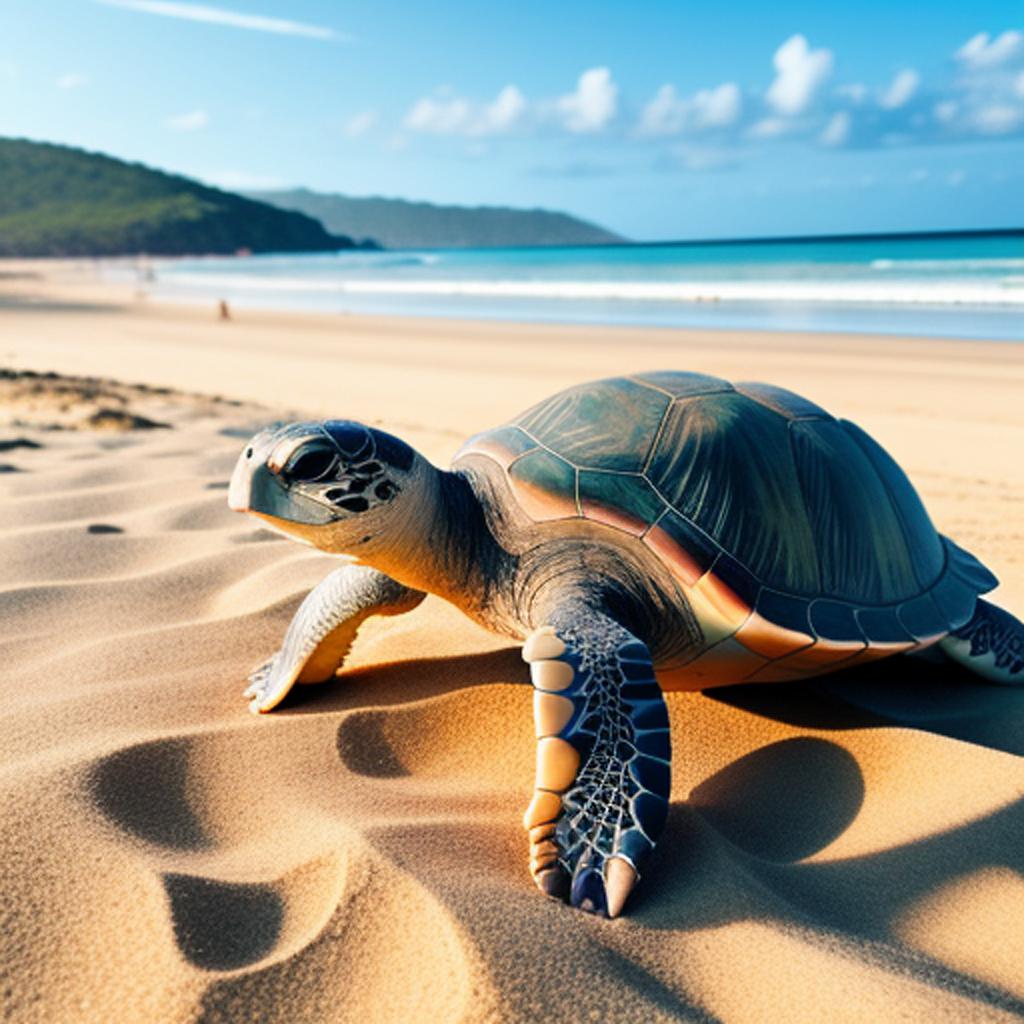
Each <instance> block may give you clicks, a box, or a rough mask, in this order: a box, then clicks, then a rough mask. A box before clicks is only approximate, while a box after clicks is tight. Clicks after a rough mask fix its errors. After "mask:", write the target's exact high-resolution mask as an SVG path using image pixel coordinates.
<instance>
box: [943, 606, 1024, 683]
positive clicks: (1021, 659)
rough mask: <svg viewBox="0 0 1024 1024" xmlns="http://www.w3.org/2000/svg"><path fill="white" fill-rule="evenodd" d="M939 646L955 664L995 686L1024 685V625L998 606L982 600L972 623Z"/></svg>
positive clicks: (975, 611) (952, 634) (976, 608)
mask: <svg viewBox="0 0 1024 1024" xmlns="http://www.w3.org/2000/svg"><path fill="white" fill-rule="evenodd" d="M939 646H940V647H941V648H942V650H943V651H944V652H945V653H946V654H947V655H949V657H950V658H952V659H953V660H954V661H957V662H959V663H960V664H961V665H963V666H964V667H965V668H969V669H970V670H971V671H972V672H974V673H975V674H976V675H979V676H981V677H982V678H983V679H987V680H988V681H989V682H991V683H1000V684H1002V685H1003V686H1020V685H1022V684H1024V623H1022V622H1021V621H1020V620H1019V619H1016V618H1014V617H1013V616H1012V615H1011V614H1010V613H1009V612H1007V611H1004V610H1003V609H1002V608H1000V607H998V606H997V605H994V604H989V602H988V601H982V600H980V599H979V600H978V603H977V606H976V607H975V610H974V616H973V618H972V619H971V621H970V622H968V623H967V625H966V626H961V627H960V629H957V630H954V631H953V632H952V633H950V634H949V636H947V637H946V638H945V639H944V640H941V641H940V642H939Z"/></svg>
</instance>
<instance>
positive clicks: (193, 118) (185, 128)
mask: <svg viewBox="0 0 1024 1024" xmlns="http://www.w3.org/2000/svg"><path fill="white" fill-rule="evenodd" d="M165 123H166V125H167V127H168V128H173V129H174V130H175V131H176V132H195V131H198V130H199V129H200V128H205V127H206V126H207V125H208V124H209V123H210V115H209V114H207V113H206V111H205V110H190V111H189V112H188V113H187V114H176V115H175V116H174V117H169V118H167V121H166V122H165Z"/></svg>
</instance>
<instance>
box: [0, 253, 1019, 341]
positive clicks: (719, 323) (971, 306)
mask: <svg viewBox="0 0 1024 1024" xmlns="http://www.w3.org/2000/svg"><path fill="white" fill-rule="evenodd" d="M341 256H342V257H343V256H344V254H341ZM449 256H450V254H448V253H446V251H438V252H437V253H436V254H435V255H433V256H432V255H431V254H430V253H422V252H420V253H418V252H414V251H408V252H405V253H403V252H397V253H384V254H382V259H383V261H384V262H382V263H381V264H380V265H377V264H365V263H357V264H350V263H347V262H345V260H344V259H343V258H342V259H341V260H340V261H339V262H337V263H336V265H335V263H334V262H333V261H329V262H328V263H324V262H323V261H322V259H320V258H319V257H314V258H312V261H311V262H310V263H309V264H308V266H307V265H306V264H304V263H302V262H301V260H300V261H298V262H297V263H296V266H295V267H294V270H293V271H291V272H289V273H285V274H282V273H279V272H276V271H274V269H273V268H274V266H275V265H276V264H277V263H278V262H279V261H280V260H281V259H285V260H286V261H287V260H289V259H292V257H276V256H270V255H268V256H266V257H263V256H257V257H252V258H251V260H250V259H237V260H236V259H232V258H228V257H173V258H172V257H168V258H162V257H161V258H153V259H149V258H142V259H141V261H139V259H137V258H133V257H119V258H102V259H101V258H97V259H91V260H81V259H66V260H60V259H50V260H47V259H38V260H8V261H0V285H2V284H3V281H4V278H5V276H6V277H7V283H8V285H10V284H12V283H13V282H16V281H18V280H19V279H20V281H21V283H22V284H23V285H24V286H25V287H26V289H27V290H28V289H31V287H32V286H33V285H35V286H36V287H37V288H39V289H42V291H43V292H44V293H52V291H53V289H54V288H58V289H59V290H60V291H61V292H62V293H64V294H65V296H68V295H74V296H75V297H76V298H79V299H81V300H82V301H86V302H89V301H97V300H98V299H99V298H100V297H101V296H110V297H112V301H119V302H120V301H123V302H129V303H132V304H135V305H138V304H140V303H142V302H146V303H148V304H150V305H161V306H166V307H169V308H193V309H203V308H209V306H210V305H214V306H216V305H218V304H219V303H220V302H221V301H222V300H223V301H226V302H227V303H228V304H229V305H230V307H231V309H232V310H235V311H239V312H245V313H249V314H259V313H270V314H278V313H280V314H284V313H292V314H299V315H314V316H352V317H372V318H378V317H386V318H392V317H395V316H399V317H401V318H402V319H407V318H414V319H417V320H445V321H455V322H460V323H462V322H467V323H488V324H494V323H507V324H520V325H523V326H526V325H529V326H536V325H540V326H556V325H565V326H575V327H586V328H590V329H599V328H606V327H617V328H622V329H628V330H645V331H646V330H653V331H664V330H669V331H684V332H688V331H712V332H716V333H729V332H733V333H743V334H750V333H770V334H773V335H780V334H815V335H828V336H830V337H832V336H836V335H840V336H842V335H853V334H856V335H864V336H872V337H878V338H891V337H894V336H895V337H900V338H910V337H915V338H946V339H950V340H965V341H966V340H970V341H999V342H1001V343H1004V344H1005V343H1024V327H1021V326H1020V325H1021V324H1022V323H1024V319H1022V318H1021V316H1020V315H1019V314H1020V310H1021V308H1022V307H1024V289H1022V288H1021V287H1019V286H1018V285H1017V284H1014V285H1011V284H1010V279H1007V280H1006V281H1005V282H999V281H996V280H995V279H993V280H985V279H983V278H978V279H977V280H974V281H968V280H967V279H964V280H963V281H959V282H958V281H957V280H955V279H953V278H949V279H948V280H946V279H936V280H925V279H920V280H918V279H916V278H915V277H914V276H913V274H911V276H910V277H904V276H901V275H902V274H903V272H902V271H901V270H900V269H898V268H897V269H896V270H894V273H895V277H893V278H889V277H888V269H887V270H886V271H884V272H882V275H881V276H880V277H877V278H871V279H870V280H869V279H868V277H865V276H864V268H860V270H858V269H856V267H854V266H852V265H851V266H850V267H849V268H847V271H848V273H847V272H844V273H843V274H842V275H841V276H839V277H837V276H836V275H835V271H834V270H832V271H828V272H826V273H824V274H823V276H820V278H815V277H814V276H813V275H812V276H811V277H804V276H801V274H799V273H797V274H796V276H794V277H792V278H788V277H779V276H778V275H777V274H772V273H769V274H768V276H767V277H765V278H763V279H760V278H757V277H756V276H755V277H754V278H751V279H749V280H746V279H743V278H742V277H740V278H736V279H730V278H729V277H728V275H726V276H725V277H722V278H721V279H718V278H708V277H706V275H705V276H702V275H700V274H698V275H697V276H695V277H693V278H689V277H686V276H685V275H684V276H683V277H676V276H664V275H661V274H659V273H658V272H657V268H652V269H653V270H654V272H653V274H652V275H651V276H650V277H648V278H638V279H636V280H634V279H633V278H629V277H622V278H620V277H617V276H614V275H613V276H611V277H608V278H607V279H604V278H602V277H600V276H598V277H595V278H587V277H586V276H584V277H581V278H579V279H577V278H576V277H575V276H574V272H573V270H572V268H569V271H568V276H567V277H564V278H561V277H545V276H543V275H542V276H541V277H534V276H531V275H527V276H525V277H516V276H515V275H513V276H507V277H503V276H501V272H500V270H498V269H496V270H495V273H496V274H497V276H496V277H493V278H490V277H479V276H478V275H477V274H476V272H475V271H473V270H472V268H470V269H468V271H467V272H464V273H461V274H460V273H459V272H458V271H455V272H454V273H455V276H452V275H453V271H452V268H451V267H447V265H446V268H445V269H444V270H443V271H442V272H441V273H440V275H437V274H434V273H433V272H432V271H425V269H424V267H423V266H419V263H421V262H433V261H434V260H436V259H439V258H440V259H445V260H447V259H448V258H449ZM451 258H453V259H457V255H456V256H453V257H451ZM396 260H397V262H398V264H402V265H404V264H405V263H410V264H416V266H413V267H412V269H411V272H410V273H404V272H402V271H401V269H400V268H398V269H397V270H396V267H395V266H391V262H394V261H396ZM389 261H390V262H389ZM874 262H877V263H885V264H887V265H889V264H891V263H892V261H891V260H877V261H874ZM968 262H970V261H968ZM1020 263H1021V265H1022V266H1024V260H1021V261H1020ZM208 265H210V269H208V268H207V267H208ZM453 266H458V264H457V263H456V264H453ZM829 266H831V265H830V264H829V263H828V262H827V261H826V262H825V263H823V264H822V268H823V270H824V268H827V267H829ZM268 268H270V269H269V270H268ZM396 274H397V276H396ZM1017 280H1018V279H1017V278H1013V281H1017ZM1021 280H1024V279H1021ZM2 294H3V293H2V292H0V299H2ZM42 301H44V302H45V298H43V300H42ZM396 310H397V311H398V312H397V313H396Z"/></svg>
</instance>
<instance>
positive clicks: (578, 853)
mask: <svg viewBox="0 0 1024 1024" xmlns="http://www.w3.org/2000/svg"><path fill="white" fill-rule="evenodd" d="M229 503H230V506H231V508H233V509H236V510H238V511H244V512H252V513H254V514H256V515H258V516H260V517H261V518H262V519H264V520H267V521H268V522H270V523H271V524H273V525H274V526H276V527H278V528H280V529H281V530H283V531H285V532H286V533H288V534H289V535H291V536H294V537H297V538H299V539H301V540H304V541H306V542H308V543H311V544H313V545H315V546H316V547H318V548H320V549H322V550H324V551H329V552H334V553H338V554H345V555H348V556H351V558H350V561H349V562H348V563H347V564H345V565H344V566H342V567H341V568H339V569H337V570H335V571H334V572H332V573H331V574H330V575H329V576H327V578H326V579H325V580H324V581H323V582H322V583H321V584H320V585H319V586H318V587H316V589H314V590H313V591H312V592H311V593H310V594H309V596H308V597H307V598H306V600H305V601H304V602H303V603H302V605H301V607H300V608H299V610H298V612H297V613H296V615H295V618H294V620H293V621H292V623H291V626H290V627H289V629H288V631H287V634H286V636H285V638H284V643H283V646H282V648H281V650H280V651H278V652H277V653H276V654H275V655H274V656H273V657H272V658H271V659H270V660H269V661H268V662H266V663H265V664H264V665H263V666H261V667H260V668H259V669H257V670H256V671H255V672H254V673H253V675H252V677H251V685H250V686H249V688H248V689H247V690H246V691H245V693H246V696H247V697H250V698H251V699H252V708H253V709H254V710H256V711H270V710H271V709H272V708H274V707H275V706H276V705H277V704H278V703H279V702H280V701H281V699H282V698H283V697H284V696H285V694H286V693H288V691H289V689H290V688H291V687H292V686H293V684H295V683H296V682H300V683H301V682H316V681H320V680H325V679H328V678H330V677H332V676H333V675H334V673H335V671H336V669H337V668H338V666H339V665H340V664H341V662H342V661H343V660H344V658H345V654H346V652H347V651H348V649H349V646H350V644H351V642H352V640H353V637H354V636H355V633H356V630H357V629H358V627H359V625H360V623H362V622H363V620H365V619H366V618H367V617H368V616H371V615H381V614H383V615H394V614H398V613H400V612H405V611H408V610H410V609H412V608H414V607H415V606H416V605H417V604H418V603H419V602H420V601H421V600H422V599H423V597H424V594H425V592H428V591H429V592H430V593H433V594H437V595H440V596H441V597H442V598H445V599H446V600H448V601H450V602H451V603H453V604H454V605H456V606H457V607H458V608H460V609H461V610H462V611H464V612H465V613H466V614H467V615H469V616H471V617H472V618H473V619H475V620H477V621H478V622H480V623H482V624H483V625H484V626H487V627H489V628H490V629H492V630H495V631H497V632H499V633H502V634H505V635H508V636H512V637H515V638H517V639H520V640H522V639H523V638H526V642H525V645H524V647H523V657H524V659H525V660H526V661H527V662H529V664H530V675H531V677H532V680H533V685H534V687H535V692H534V696H533V713H534V722H535V725H536V735H537V767H536V788H535V791H534V794H533V799H532V801H531V802H530V805H529V808H528V809H527V811H526V814H525V816H524V824H525V826H526V828H527V829H528V830H529V838H530V843H531V857H530V867H531V872H532V874H533V877H534V880H535V881H536V883H537V885H538V886H539V887H540V888H541V889H542V890H543V891H544V892H546V893H548V894H549V895H552V896H557V897H561V898H563V899H568V900H570V901H571V903H572V904H573V905H575V906H579V907H582V908H583V909H585V910H590V911H592V912H597V913H604V914H607V915H608V916H611V917H614V916H615V915H617V914H618V913H619V912H620V911H621V910H622V907H623V904H624V902H625V900H626V897H627V896H628V895H629V892H630V890H631V889H632V888H633V886H634V884H635V883H636V880H637V878H638V873H639V871H640V870H641V869H642V867H643V865H644V862H645V861H646V859H647V857H648V856H649V854H650V852H651V850H652V848H653V846H654V843H655V842H656V840H657V839H658V836H659V833H660V832H661V829H662V826H663V824H664V821H665V815H666V811H667V809H668V799H669V782H670V754H671V745H670V739H669V722H668V715H667V713H666V708H665V702H664V699H663V697H662V690H663V689H665V690H671V689H690V690H700V689H705V688H709V687H713V686H720V685H725V684H729V683H741V682H748V683H749V682H758V681H763V682H779V681H789V680H800V679H805V678H807V677H810V676H816V675H821V674H822V673H826V672H831V671H833V670H835V669H838V668H844V667H846V666H849V665H852V664H855V663H862V662H865V661H870V660H874V659H877V658H881V657H888V656H889V655H892V654H897V653H900V652H911V651H919V650H922V649H924V648H927V647H930V646H932V645H938V648H940V649H941V650H942V651H943V652H945V654H947V655H948V656H950V657H951V658H953V659H955V660H956V661H958V662H960V663H961V664H963V665H964V666H966V667H967V668H969V669H971V670H972V671H973V672H975V673H977V674H978V675H979V676H983V677H985V678H986V679H989V680H992V681H995V682H999V683H1010V684H1012V683H1021V682H1024V625H1022V624H1021V623H1020V622H1019V621H1017V620H1016V619H1015V618H1013V617H1012V616H1011V615H1009V614H1008V613H1007V612H1005V611H1003V610H1001V609H1000V608H997V607H996V606H994V605H991V604H989V603H987V602H985V601H983V600H980V599H979V597H978V595H979V594H984V593H986V592H987V591H989V590H991V589H992V588H993V587H994V586H995V585H996V582H997V581H996V579H995V577H994V576H993V575H992V574H991V573H990V572H989V571H988V570H987V569H986V568H985V567H984V566H982V565H981V564H980V563H979V562H978V561H977V560H976V559H975V558H974V557H973V556H972V555H970V554H968V553H967V552H966V551H964V550H962V549H961V548H959V547H958V546H957V545H956V544H954V543H953V542H952V541H951V540H949V539H947V538H945V537H942V536H940V535H939V534H938V533H937V532H936V530H935V528H934V526H933V525H932V523H931V521H930V520H929V518H928V515H927V513H926V512H925V510H924V507H923V505H922V504H921V501H920V499H919V498H918V496H917V494H916V493H915V491H914V488H913V487H912V486H911V484H910V483H909V481H908V480H907V478H906V476H905V475H904V474H903V472H902V471H901V470H900V469H899V467H898V466H897V465H896V463H895V462H894V461H893V460H892V458H891V457H890V456H889V455H887V454H886V453H885V451H883V450H882V448H881V447H880V446H879V445H878V444H877V443H876V442H875V441H873V440H872V439H871V438H870V437H869V436H868V435H867V434H866V433H864V431H863V430H861V429H860V428H858V427H856V426H854V425H853V424H852V423H849V422H847V421H845V420H839V419H835V418H834V417H832V416H831V415H829V414H828V413H827V412H825V410H824V409H822V408H820V407H819V406H817V405H815V404H814V403H813V402H810V401H808V400H807V399H805V398H801V397H800V396H799V395H796V394H793V393H792V392H790V391H786V390H784V389H782V388H779V387H774V386H771V385H767V384H735V385H734V384H730V383H728V382H727V381H725V380H720V379H718V378H716V377H710V376H705V375H702V374H696V373H679V372H657V373H641V374H637V375H636V376H633V377H622V378H615V379H611V380H601V381H596V382H593V383H587V384H582V385H580V386H578V387H573V388H570V389H568V390H566V391H562V392H560V393H559V394H556V395H554V396H553V397H551V398H548V399H546V400H545V401H543V402H541V403H540V404H539V405H536V406H534V407H533V408H532V409H530V410H529V411H527V412H525V413H523V414H522V415H521V416H519V417H518V418H517V419H515V420H514V421H513V422H512V423H510V424H507V425H505V426H501V427H498V428H496V429H494V430H488V431H486V432H484V433H482V434H478V435H476V436H475V437H473V438H471V439H470V440H469V441H467V442H466V444H465V445H464V446H463V447H462V449H461V450H460V451H459V453H458V454H457V455H456V457H455V460H454V462H453V464H452V469H451V471H448V472H445V471H443V470H439V469H436V468H435V467H434V466H433V465H431V464H430V463H429V462H428V461H427V460H426V459H425V458H423V457H422V456H420V455H419V454H418V453H416V452H415V451H414V450H413V449H412V448H410V447H409V446H408V445H407V444H405V443H404V442H403V441H400V440H399V439H398V438H395V437H393V436H391V435H390V434H386V433H384V432H383V431H381V430H378V429H376V428H371V427H366V426H363V425H361V424H359V423H356V422H353V421H351V420H326V421H323V422H318V423H295V424H290V425H287V426H283V427H276V428H270V429H267V430H265V431H263V432H262V433H260V434H257V435H256V437H254V438H253V440H252V441H251V442H250V443H249V445H248V446H247V447H246V448H245V450H244V452H243V453H242V455H241V457H240V458H239V461H238V465H237V467H236V468H235V471H234V476H233V478H232V481H231V489H230V497H229Z"/></svg>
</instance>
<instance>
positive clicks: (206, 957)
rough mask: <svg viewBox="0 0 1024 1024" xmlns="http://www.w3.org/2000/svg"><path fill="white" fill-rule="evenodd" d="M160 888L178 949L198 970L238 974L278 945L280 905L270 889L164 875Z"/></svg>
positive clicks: (282, 912) (282, 906) (282, 909)
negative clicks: (241, 968)
mask: <svg viewBox="0 0 1024 1024" xmlns="http://www.w3.org/2000/svg"><path fill="white" fill-rule="evenodd" d="M163 882H164V889H165V890H166V891H167V895H168V897H169V898H170V901H171V917H172V918H173V921H174V936H175V939H176V940H177V943H178V948H179V949H180V950H181V952H182V953H183V954H184V956H185V957H187V958H188V959H189V960H190V961H191V962H192V963H194V964H195V965H196V966H197V967H202V968H205V969H206V970H209V971H232V970H237V969H238V968H239V967H245V966H247V965H248V964H253V963H256V962H257V961H259V960H262V959H264V957H266V956H267V955H268V954H270V953H271V952H272V951H273V949H274V947H275V946H276V945H277V942H278V939H279V938H280V936H281V928H282V925H283V924H284V917H285V904H284V900H283V899H282V897H281V894H280V893H278V892H277V890H276V889H275V888H274V886H272V885H259V884H255V885H254V884H248V885H239V884H235V883H232V882H217V881H214V880H213V879H210V878H202V877H198V876H195V875H178V874H166V875H164V876H163Z"/></svg>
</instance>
